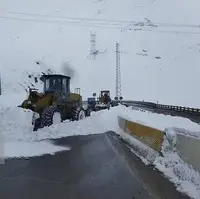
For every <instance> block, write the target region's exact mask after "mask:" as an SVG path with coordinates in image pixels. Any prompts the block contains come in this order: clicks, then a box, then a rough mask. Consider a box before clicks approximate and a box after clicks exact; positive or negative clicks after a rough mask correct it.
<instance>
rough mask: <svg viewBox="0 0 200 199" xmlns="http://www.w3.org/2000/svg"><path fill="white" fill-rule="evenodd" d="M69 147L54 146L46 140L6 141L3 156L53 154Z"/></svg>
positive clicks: (17, 156) (16, 156)
mask: <svg viewBox="0 0 200 199" xmlns="http://www.w3.org/2000/svg"><path fill="white" fill-rule="evenodd" d="M68 150H70V148H69V147H64V146H56V145H54V144H52V143H51V142H48V141H41V142H6V143H5V144H4V158H13V157H15V158H20V157H36V156H41V155H44V154H50V155H54V154H55V153H56V152H59V151H68Z"/></svg>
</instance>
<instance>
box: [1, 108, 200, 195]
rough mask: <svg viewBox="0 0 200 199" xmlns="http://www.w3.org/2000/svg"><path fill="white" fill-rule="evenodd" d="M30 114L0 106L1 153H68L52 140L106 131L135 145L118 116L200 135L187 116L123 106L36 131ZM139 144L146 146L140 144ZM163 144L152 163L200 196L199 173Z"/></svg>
mask: <svg viewBox="0 0 200 199" xmlns="http://www.w3.org/2000/svg"><path fill="white" fill-rule="evenodd" d="M31 116H32V112H31V111H27V110H23V109H21V108H16V107H10V108H5V109H4V108H2V109H1V121H0V128H1V129H0V136H1V138H2V139H1V140H2V141H3V151H1V154H3V157H4V158H20V157H21V158H23V157H25V158H29V157H35V156H44V155H45V154H55V153H57V152H59V151H69V153H71V152H72V151H73V150H76V149H75V148H70V146H65V145H64V146H63V145H59V146H58V145H54V144H53V143H52V139H59V138H64V137H69V136H80V135H84V136H87V135H98V134H103V133H105V132H108V131H113V132H115V133H116V134H118V135H120V136H121V137H122V138H123V139H125V140H126V141H127V142H128V143H129V144H130V145H132V146H135V145H138V141H136V140H135V139H134V138H128V139H127V136H125V137H124V133H123V132H122V131H121V129H120V128H119V125H118V116H121V117H124V118H126V119H128V120H130V121H135V122H138V123H141V124H145V125H147V126H151V127H154V128H157V129H160V130H162V131H167V130H170V131H179V133H182V134H183V135H184V134H185V135H188V136H193V137H194V136H195V137H196V138H199V137H200V126H199V125H198V124H195V123H193V122H191V121H190V120H188V119H185V118H179V117H171V116H166V115H159V114H154V113H151V112H141V111H137V110H132V109H131V108H127V107H124V106H119V107H114V108H112V109H111V110H110V111H108V110H103V111H99V112H96V113H93V114H92V116H91V117H88V118H86V119H85V120H82V121H78V122H64V123H61V124H59V125H52V126H51V127H47V128H43V129H40V130H38V131H37V132H33V131H32V125H31ZM139 146H140V147H145V146H144V145H142V144H140V145H139ZM163 147H164V148H163V157H160V156H157V157H156V159H155V160H154V161H153V162H151V164H152V165H153V166H154V167H155V168H157V169H158V170H160V171H161V172H163V173H164V175H165V176H166V177H167V178H168V179H169V180H170V181H172V182H173V183H174V184H175V185H176V186H177V188H178V189H179V190H180V191H181V192H183V193H186V194H188V195H191V196H193V197H194V198H197V199H198V197H199V196H200V192H199V190H200V186H199V184H200V177H199V176H200V175H199V173H198V172H196V171H195V170H193V169H192V168H191V167H190V166H189V165H187V164H186V163H185V162H184V161H183V160H182V159H181V157H180V156H179V155H178V154H177V153H176V152H175V153H174V152H171V151H168V150H166V149H167V147H165V146H163ZM133 148H134V147H133ZM131 150H132V149H131ZM132 152H133V153H134V154H136V155H138V157H140V155H139V154H138V153H137V151H134V150H132ZM140 158H141V160H142V161H143V162H144V163H145V164H149V162H148V160H144V158H142V157H140Z"/></svg>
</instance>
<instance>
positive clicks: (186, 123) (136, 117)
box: [120, 107, 200, 137]
mask: <svg viewBox="0 0 200 199" xmlns="http://www.w3.org/2000/svg"><path fill="white" fill-rule="evenodd" d="M123 109H124V111H122V112H121V113H120V116H122V117H123V118H125V119H127V120H130V121H134V122H137V123H140V124H143V125H146V126H149V127H153V128H156V129H159V130H161V131H166V130H168V129H170V130H173V129H174V130H175V131H177V130H179V131H178V132H182V133H183V134H190V135H195V136H196V137H200V125H198V124H197V123H194V122H192V121H191V120H189V119H187V118H182V117H174V116H173V117H172V116H170V115H162V114H155V113H152V112H147V111H145V112H142V111H139V110H134V111H133V110H132V109H131V108H130V107H129V108H127V109H126V108H125V107H124V108H123Z"/></svg>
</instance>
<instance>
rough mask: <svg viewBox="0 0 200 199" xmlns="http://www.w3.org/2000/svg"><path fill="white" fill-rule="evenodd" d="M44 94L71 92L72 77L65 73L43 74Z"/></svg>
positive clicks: (65, 93)
mask: <svg viewBox="0 0 200 199" xmlns="http://www.w3.org/2000/svg"><path fill="white" fill-rule="evenodd" d="M41 80H42V81H43V82H44V94H47V93H60V94H62V95H67V94H69V93H70V77H68V76H65V75H43V76H42V77H41Z"/></svg>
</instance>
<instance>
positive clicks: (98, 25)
mask: <svg viewBox="0 0 200 199" xmlns="http://www.w3.org/2000/svg"><path fill="white" fill-rule="evenodd" d="M0 19H9V20H16V21H29V22H38V23H53V24H58V23H60V24H63V25H65V24H68V25H70V26H81V27H95V28H104V29H119V30H122V29H125V28H124V26H120V25H119V24H106V23H105V24H102V23H93V22H92V23H85V22H82V21H65V20H44V19H30V18H19V17H9V16H0ZM144 28H145V26H144ZM132 29H133V28H127V30H132ZM137 31H142V32H160V33H173V34H177V33H178V34H200V32H193V31H175V30H158V29H156V28H155V27H153V29H151V30H150V29H142V28H140V29H137Z"/></svg>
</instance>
